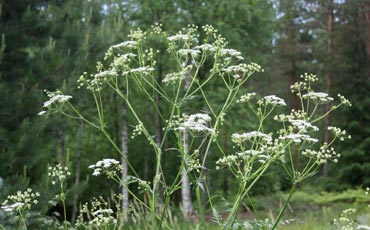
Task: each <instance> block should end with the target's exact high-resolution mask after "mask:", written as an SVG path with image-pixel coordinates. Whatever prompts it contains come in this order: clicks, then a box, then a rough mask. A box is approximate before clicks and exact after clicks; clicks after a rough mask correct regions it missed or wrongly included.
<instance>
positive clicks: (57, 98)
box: [42, 90, 72, 108]
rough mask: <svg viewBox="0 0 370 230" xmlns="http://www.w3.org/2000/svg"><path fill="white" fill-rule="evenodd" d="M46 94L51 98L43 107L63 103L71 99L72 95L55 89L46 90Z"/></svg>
mask: <svg viewBox="0 0 370 230" xmlns="http://www.w3.org/2000/svg"><path fill="white" fill-rule="evenodd" d="M44 92H45V93H46V95H47V96H48V97H49V100H47V101H45V102H44V104H43V105H42V107H44V108H50V107H51V106H52V105H54V104H58V103H59V104H63V103H64V102H66V101H68V100H70V99H71V98H72V96H70V95H63V94H62V92H61V91H59V90H58V91H55V92H50V91H47V90H44Z"/></svg>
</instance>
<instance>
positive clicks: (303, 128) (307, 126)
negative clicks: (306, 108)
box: [289, 120, 319, 133]
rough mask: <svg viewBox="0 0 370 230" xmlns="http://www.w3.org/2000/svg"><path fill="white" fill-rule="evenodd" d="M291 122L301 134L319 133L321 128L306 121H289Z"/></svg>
mask: <svg viewBox="0 0 370 230" xmlns="http://www.w3.org/2000/svg"><path fill="white" fill-rule="evenodd" d="M289 122H290V123H291V124H292V125H293V126H295V127H296V128H298V129H299V131H300V133H302V132H303V133H306V132H308V131H311V130H313V131H319V128H318V127H316V126H314V125H312V124H311V123H310V122H307V121H305V120H289Z"/></svg>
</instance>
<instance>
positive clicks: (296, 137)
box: [279, 133, 319, 143]
mask: <svg viewBox="0 0 370 230" xmlns="http://www.w3.org/2000/svg"><path fill="white" fill-rule="evenodd" d="M279 139H280V140H289V141H292V142H294V143H301V142H303V141H308V142H318V141H319V140H318V139H316V138H312V137H310V136H309V135H307V134H299V133H290V134H287V135H283V136H279Z"/></svg>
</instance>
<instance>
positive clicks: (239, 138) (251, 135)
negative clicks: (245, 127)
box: [231, 131, 272, 145]
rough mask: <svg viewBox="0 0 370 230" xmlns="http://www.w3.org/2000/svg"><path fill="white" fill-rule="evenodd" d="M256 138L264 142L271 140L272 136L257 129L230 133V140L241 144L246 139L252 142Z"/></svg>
mask: <svg viewBox="0 0 370 230" xmlns="http://www.w3.org/2000/svg"><path fill="white" fill-rule="evenodd" d="M256 138H258V139H260V140H262V141H264V142H271V141H272V137H271V136H270V135H268V134H265V133H262V132H259V131H252V132H248V133H233V134H232V135H231V141H232V142H234V143H235V144H238V145H241V144H243V143H245V142H246V141H250V142H254V141H255V139H256Z"/></svg>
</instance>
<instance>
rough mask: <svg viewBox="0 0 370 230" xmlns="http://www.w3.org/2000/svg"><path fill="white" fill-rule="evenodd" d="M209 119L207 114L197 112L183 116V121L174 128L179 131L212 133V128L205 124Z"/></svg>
mask: <svg viewBox="0 0 370 230" xmlns="http://www.w3.org/2000/svg"><path fill="white" fill-rule="evenodd" d="M210 121H211V117H210V116H209V115H208V114H204V113H197V114H192V115H190V116H185V117H184V121H183V122H182V123H180V125H179V126H178V127H177V128H176V130H179V131H185V130H189V131H193V132H198V133H213V132H214V130H213V129H212V128H209V127H208V126H207V124H208V123H209V122H210Z"/></svg>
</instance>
